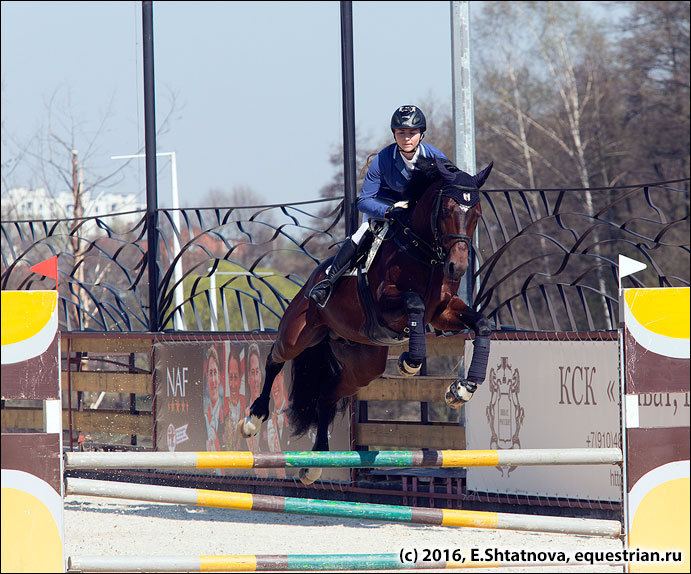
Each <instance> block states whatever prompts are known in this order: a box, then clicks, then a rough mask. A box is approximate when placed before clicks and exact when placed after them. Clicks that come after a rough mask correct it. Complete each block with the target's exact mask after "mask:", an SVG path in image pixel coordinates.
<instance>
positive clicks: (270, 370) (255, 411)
mask: <svg viewBox="0 0 691 574" xmlns="http://www.w3.org/2000/svg"><path fill="white" fill-rule="evenodd" d="M272 355H273V347H271V352H270V353H269V356H268V357H267V358H266V375H265V376H264V386H263V387H262V392H261V393H260V395H259V396H258V397H257V398H256V399H255V401H254V402H253V403H252V406H251V407H250V412H249V414H248V415H247V416H246V417H245V418H244V419H243V420H242V421H240V423H239V425H238V430H239V431H240V434H241V435H242V436H243V437H245V438H249V437H252V436H254V435H256V434H257V433H258V432H259V428H260V427H261V424H262V423H263V422H264V421H265V420H266V419H268V418H269V415H270V414H271V411H270V409H269V402H270V401H271V387H272V386H273V384H274V380H275V379H276V377H277V376H278V373H280V372H281V369H282V368H283V365H284V364H285V362H276V361H274V360H273V358H272Z"/></svg>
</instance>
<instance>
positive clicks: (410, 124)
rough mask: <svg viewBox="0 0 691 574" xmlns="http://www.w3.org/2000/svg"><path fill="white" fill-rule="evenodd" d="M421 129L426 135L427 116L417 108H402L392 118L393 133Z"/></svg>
mask: <svg viewBox="0 0 691 574" xmlns="http://www.w3.org/2000/svg"><path fill="white" fill-rule="evenodd" d="M418 128H419V129H420V133H423V134H424V133H425V130H426V129H427V120H426V119H425V114H423V113H422V110H421V109H420V108H418V107H417V106H401V107H400V108H398V109H397V110H396V111H395V112H394V113H393V116H391V131H392V132H393V131H394V130H397V129H398V130H414V129H418Z"/></svg>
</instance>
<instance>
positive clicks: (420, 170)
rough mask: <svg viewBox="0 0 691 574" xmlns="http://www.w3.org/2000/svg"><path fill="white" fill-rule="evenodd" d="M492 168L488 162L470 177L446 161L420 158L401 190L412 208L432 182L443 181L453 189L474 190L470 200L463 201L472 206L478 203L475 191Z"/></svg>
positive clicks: (492, 163)
mask: <svg viewBox="0 0 691 574" xmlns="http://www.w3.org/2000/svg"><path fill="white" fill-rule="evenodd" d="M493 166H494V162H489V164H488V165H487V167H485V168H484V169H483V170H482V171H480V172H479V173H478V174H476V175H470V174H469V173H466V172H465V171H463V170H462V169H458V168H457V167H456V166H455V165H454V164H452V163H451V162H450V161H448V160H445V161H444V160H437V159H435V158H430V157H421V158H420V159H418V161H417V163H416V164H415V169H414V170H413V173H412V175H411V178H410V181H409V182H408V184H407V185H406V187H405V189H404V190H403V196H404V197H405V198H406V199H407V200H408V207H409V208H413V207H415V205H416V204H417V203H418V201H420V199H421V198H422V196H423V194H424V193H425V191H427V190H428V189H429V188H430V186H431V185H432V184H433V183H434V182H436V181H438V180H439V179H443V180H444V181H445V182H446V184H449V185H451V186H453V187H462V188H464V189H465V190H466V191H471V190H475V191H474V196H473V195H471V196H470V197H471V199H470V200H463V203H464V204H466V205H468V206H472V205H474V204H475V203H477V202H478V201H479V195H478V193H477V190H478V189H480V188H481V187H482V185H483V184H484V183H485V181H486V180H487V178H488V177H489V174H490V173H491V171H492V167H493Z"/></svg>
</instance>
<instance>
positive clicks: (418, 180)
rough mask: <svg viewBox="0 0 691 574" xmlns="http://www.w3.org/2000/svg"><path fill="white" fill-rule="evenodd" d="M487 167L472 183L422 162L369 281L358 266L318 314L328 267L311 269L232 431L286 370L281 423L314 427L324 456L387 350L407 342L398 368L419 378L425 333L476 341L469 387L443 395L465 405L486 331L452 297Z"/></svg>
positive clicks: (461, 383)
mask: <svg viewBox="0 0 691 574" xmlns="http://www.w3.org/2000/svg"><path fill="white" fill-rule="evenodd" d="M492 166H493V163H490V164H489V165H488V166H487V167H486V168H485V169H483V170H482V171H481V172H479V173H478V174H477V175H475V176H471V175H470V174H468V173H466V172H464V171H461V170H459V169H458V168H456V167H455V166H454V165H453V164H451V163H448V162H446V161H442V160H440V159H430V158H421V159H420V160H419V161H418V164H417V167H416V169H415V170H414V171H413V173H412V176H411V179H410V181H409V182H408V184H407V186H406V188H405V190H404V196H405V197H406V198H407V201H408V209H407V210H406V212H407V213H408V214H409V216H408V218H407V219H404V220H398V219H397V220H394V221H392V222H389V224H388V230H387V231H386V235H385V236H384V235H383V234H380V237H381V239H380V245H379V249H378V251H377V253H376V255H375V256H374V259H373V260H371V261H370V264H369V269H368V271H367V272H366V273H363V270H362V267H361V266H360V264H359V263H358V265H357V269H358V271H357V277H346V276H344V277H342V278H341V279H340V281H339V282H338V283H337V284H336V285H335V286H334V290H333V293H332V295H331V298H330V300H329V302H328V304H327V305H326V306H325V307H324V308H319V307H318V306H317V305H316V304H315V303H314V302H312V301H311V300H310V299H308V298H307V297H306V293H309V290H310V289H311V288H312V286H313V285H314V284H315V283H317V282H318V281H320V280H321V279H323V277H324V276H325V274H326V269H327V268H328V266H329V264H330V262H331V261H332V259H333V258H331V259H327V260H325V261H323V262H321V263H320V265H318V266H317V268H316V269H315V270H314V272H313V273H312V274H311V275H310V277H309V279H308V280H307V282H306V283H305V285H304V286H303V287H302V289H301V290H300V291H299V292H298V294H297V295H296V296H295V297H294V298H293V299H292V301H291V302H290V304H289V305H288V307H287V308H286V310H285V312H284V314H283V317H282V318H281V321H280V323H279V325H278V335H277V338H276V340H275V342H274V344H273V346H272V348H271V352H270V353H269V355H268V357H267V359H266V375H265V379H264V386H263V388H262V392H261V394H260V396H259V397H258V398H257V399H256V400H255V401H254V402H253V403H252V406H251V407H250V411H249V415H247V417H246V418H245V419H244V420H242V421H240V423H239V426H238V429H239V431H240V433H241V434H242V435H243V436H245V437H250V436H254V435H255V434H256V433H257V432H259V429H260V426H261V423H262V422H263V421H265V420H266V419H267V418H268V417H269V414H270V410H269V402H270V399H271V386H272V384H273V381H274V379H275V378H276V376H277V375H278V373H280V371H281V369H282V368H283V366H284V364H285V362H286V361H291V360H292V388H291V391H290V405H289V408H288V413H287V414H288V419H289V421H290V424H291V427H292V430H293V434H294V435H296V436H300V435H304V434H305V433H306V432H307V431H308V430H309V429H310V428H312V427H316V429H317V435H316V440H315V443H314V448H313V450H314V451H328V450H329V441H328V429H329V426H330V424H331V423H332V421H333V419H334V417H335V415H336V413H337V411H338V410H339V408H345V404H346V401H345V399H347V398H348V397H351V396H353V395H355V394H356V393H357V392H358V390H359V389H361V388H363V387H365V386H367V385H368V384H369V383H370V382H371V381H373V380H374V379H376V378H377V377H379V376H380V375H381V374H382V373H383V372H384V370H385V368H386V360H387V355H388V347H389V346H390V345H393V344H400V343H401V341H403V340H405V339H409V343H408V351H407V352H405V353H403V354H402V355H401V357H400V358H399V361H398V367H399V370H400V371H401V373H402V374H404V375H408V376H412V375H415V374H417V373H418V372H419V370H420V367H421V365H422V361H423V359H424V358H425V326H426V325H428V324H431V325H432V326H433V327H434V328H436V329H438V330H440V331H457V330H462V329H465V328H471V329H473V331H474V332H475V344H474V347H473V358H472V361H471V364H470V368H469V369H468V375H467V378H464V377H462V376H459V378H458V379H456V380H455V381H454V382H453V383H452V384H451V385H450V386H449V388H448V390H447V391H446V394H445V400H446V402H447V403H448V404H449V405H450V406H451V407H453V408H458V407H460V406H461V405H462V404H464V403H466V402H467V401H468V400H470V398H471V397H472V394H473V392H474V391H475V389H476V387H477V385H478V384H480V383H482V382H483V381H484V379H485V373H486V370H487V362H488V358H489V341H490V333H491V328H490V324H489V321H488V320H487V318H486V317H485V316H484V315H482V314H481V313H478V312H476V311H474V310H473V309H471V308H470V307H469V306H468V305H467V304H466V303H464V302H463V301H462V300H461V299H460V298H459V296H458V295H457V293H458V288H459V285H460V281H461V277H462V276H463V274H464V273H465V272H466V270H467V268H468V255H469V249H470V244H471V241H472V235H473V232H474V231H475V227H476V225H477V221H478V219H479V217H480V214H481V205H480V194H479V191H478V190H479V188H480V187H481V186H482V185H483V183H484V182H485V180H486V179H487V177H488V176H489V174H490V171H491V170H492ZM380 223H383V222H380ZM375 240H376V238H375ZM319 476H321V469H318V468H310V469H301V471H300V480H301V481H302V482H303V483H305V484H310V483H312V482H314V481H315V480H317V478H319Z"/></svg>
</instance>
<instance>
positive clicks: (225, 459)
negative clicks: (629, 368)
mask: <svg viewBox="0 0 691 574" xmlns="http://www.w3.org/2000/svg"><path fill="white" fill-rule="evenodd" d="M621 461H622V455H621V450H620V449H618V448H572V449H516V450H413V451H333V452H328V451H306V452H301V451H296V452H273V453H257V454H253V453H251V452H244V451H238V452H68V453H66V454H65V467H66V468H68V469H76V468H82V469H86V468H91V469H94V468H99V469H105V468H118V469H133V468H147V469H158V470H162V469H169V468H175V469H182V468H236V469H242V468H335V467H340V468H396V467H399V468H413V467H426V468H460V467H472V466H531V465H565V464H578V465H581V464H618V463H621Z"/></svg>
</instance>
